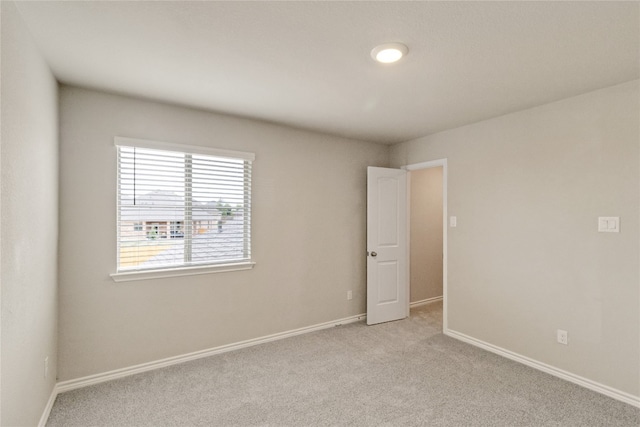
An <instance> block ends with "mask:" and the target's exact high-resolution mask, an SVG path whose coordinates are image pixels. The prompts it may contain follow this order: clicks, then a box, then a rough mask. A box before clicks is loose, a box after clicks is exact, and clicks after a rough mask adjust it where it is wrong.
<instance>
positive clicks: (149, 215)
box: [120, 190, 221, 222]
mask: <svg viewBox="0 0 640 427" xmlns="http://www.w3.org/2000/svg"><path fill="white" fill-rule="evenodd" d="M134 203H135V204H134ZM216 205H217V202H214V201H209V202H205V203H202V202H195V203H194V205H193V210H192V219H193V221H217V220H218V219H220V216H221V214H220V211H219V210H218V209H217V208H216ZM120 220H121V221H133V222H140V221H146V222H150V221H157V222H168V221H184V197H182V196H180V195H178V194H176V193H173V192H170V191H162V190H157V191H152V192H149V193H145V194H141V195H139V196H136V197H135V200H134V198H133V196H124V195H123V196H122V200H121V205H120Z"/></svg>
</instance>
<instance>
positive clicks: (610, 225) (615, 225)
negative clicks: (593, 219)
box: [598, 216, 620, 233]
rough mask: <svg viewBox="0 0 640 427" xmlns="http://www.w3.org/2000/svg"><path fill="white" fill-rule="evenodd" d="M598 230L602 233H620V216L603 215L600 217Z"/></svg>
mask: <svg viewBox="0 0 640 427" xmlns="http://www.w3.org/2000/svg"><path fill="white" fill-rule="evenodd" d="M598 232H600V233H619V232H620V217H619V216H601V217H598Z"/></svg>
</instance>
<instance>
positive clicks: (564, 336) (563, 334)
mask: <svg viewBox="0 0 640 427" xmlns="http://www.w3.org/2000/svg"><path fill="white" fill-rule="evenodd" d="M557 334H558V342H559V343H560V344H564V345H568V344H569V333H568V332H567V331H563V330H562V329H558V332H557Z"/></svg>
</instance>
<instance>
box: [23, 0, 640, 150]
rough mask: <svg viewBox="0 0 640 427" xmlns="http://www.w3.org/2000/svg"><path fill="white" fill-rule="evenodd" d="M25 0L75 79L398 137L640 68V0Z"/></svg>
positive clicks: (33, 24)
mask: <svg viewBox="0 0 640 427" xmlns="http://www.w3.org/2000/svg"><path fill="white" fill-rule="evenodd" d="M17 5H18V8H19V10H20V12H21V14H22V16H23V17H24V20H25V22H26V23H27V25H28V27H29V29H30V30H31V32H32V33H33V36H34V37H35V39H36V42H37V44H38V45H39V47H40V48H41V50H42V53H43V54H44V56H45V58H46V59H47V61H48V62H49V64H50V66H51V69H52V70H53V73H54V74H55V76H56V77H57V78H58V80H59V81H61V82H63V83H67V84H72V85H79V86H83V87H90V88H96V89H101V90H107V91H114V92H118V93H126V94H132V95H136V96H141V97H145V98H151V99H157V100H162V101H167V102H172V103H178V104H183V105H188V106H193V107H197V108H204V109H208V110H213V111H218V112H224V113H230V114H236V115H240V116H245V117H251V118H256V119H261V120H266V121H270V122H276V123H282V124H286V125H290V126H295V127H299V128H305V129H311V130H316V131H320V132H324V133H330V134H335V135H341V136H347V137H351V138H357V139H363V140H370V141H378V142H384V143H395V142H400V141H405V140H409V139H413V138H416V137H419V136H423V135H427V134H430V133H434V132H437V131H441V130H444V129H448V128H453V127H457V126H461V125H464V124H468V123H472V122H476V121H479V120H483V119H486V118H489V117H494V116H498V115H502V114H505V113H508V112H512V111H517V110H521V109H524V108H528V107H532V106H535V105H540V104H544V103H547V102H551V101H554V100H557V99H561V98H565V97H569V96H572V95H576V94H580V93H584V92H588V91H591V90H595V89H598V88H602V87H606V86H610V85H614V84H617V83H621V82H625V81H629V80H633V79H637V78H639V76H640V72H639V64H640V58H639V50H640V46H639V40H640V19H639V18H640V3H638V2H515V1H514V2H400V1H387V2H365V1H358V2H206V1H205V2H180V1H179V2H135V1H132V2H89V1H87V2H67V1H63V2H57V1H49V2H18V3H17ZM395 41H399V42H402V43H404V44H406V45H407V46H408V47H409V54H408V55H407V56H406V58H404V59H403V60H402V61H401V62H399V63H397V64H395V65H381V64H377V63H375V62H374V61H373V60H372V59H371V57H370V55H369V52H370V51H371V49H372V48H373V47H375V46H376V45H377V44H380V43H384V42H395Z"/></svg>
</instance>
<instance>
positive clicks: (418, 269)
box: [410, 166, 442, 302]
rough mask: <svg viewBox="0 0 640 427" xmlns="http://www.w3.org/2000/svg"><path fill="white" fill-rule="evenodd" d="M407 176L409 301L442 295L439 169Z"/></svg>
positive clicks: (416, 172) (412, 173)
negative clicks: (408, 199) (409, 267)
mask: <svg viewBox="0 0 640 427" xmlns="http://www.w3.org/2000/svg"><path fill="white" fill-rule="evenodd" d="M410 176H411V195H410V197H411V214H410V218H411V243H410V244H411V262H410V265H411V279H410V280H411V302H416V301H422V300H425V299H429V298H435V297H440V296H442V167H441V166H440V167H437V168H429V169H419V170H414V171H411V172H410Z"/></svg>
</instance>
